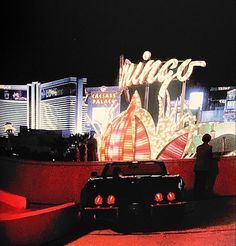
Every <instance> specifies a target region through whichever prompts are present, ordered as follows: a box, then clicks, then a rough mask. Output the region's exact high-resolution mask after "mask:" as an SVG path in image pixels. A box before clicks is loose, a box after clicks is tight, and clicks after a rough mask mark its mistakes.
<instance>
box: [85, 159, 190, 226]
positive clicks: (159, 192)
mask: <svg viewBox="0 0 236 246" xmlns="http://www.w3.org/2000/svg"><path fill="white" fill-rule="evenodd" d="M185 204H186V201H185V200H184V182H183V179H182V178H181V177H180V176H179V175H170V174H168V173H167V170H166V167H165V164H164V163H163V162H161V161H138V162H112V163H107V164H106V165H105V167H104V169H103V171H102V174H101V176H98V175H97V173H96V172H92V173H91V178H90V179H89V180H88V182H87V183H86V185H85V187H84V188H83V189H82V191H81V216H82V219H83V221H84V222H85V223H87V224H90V225H92V224H93V223H94V222H97V221H110V222H115V223H116V222H120V221H126V222H125V223H127V222H128V223H130V222H132V221H136V222H137V221H139V222H141V223H142V222H144V221H148V222H150V223H154V224H155V223H159V222H160V221H161V220H167V219H169V220H172V221H173V219H174V220H175V221H180V220H181V219H182V218H183V215H184V208H185ZM136 222H135V223H136Z"/></svg>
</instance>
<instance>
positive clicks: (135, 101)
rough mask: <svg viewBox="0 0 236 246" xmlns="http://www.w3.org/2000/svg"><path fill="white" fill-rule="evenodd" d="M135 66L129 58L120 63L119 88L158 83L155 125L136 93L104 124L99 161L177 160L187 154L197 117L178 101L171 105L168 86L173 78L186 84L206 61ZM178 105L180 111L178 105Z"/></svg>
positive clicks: (147, 55) (146, 55)
mask: <svg viewBox="0 0 236 246" xmlns="http://www.w3.org/2000/svg"><path fill="white" fill-rule="evenodd" d="M150 57H151V53H150V52H148V51H147V52H144V54H143V59H144V60H145V62H139V63H138V64H134V63H132V62H131V61H129V60H128V59H126V60H125V62H121V63H120V65H121V67H120V71H119V72H120V73H119V87H120V88H121V89H123V90H124V91H126V89H127V87H130V86H132V85H139V84H141V85H142V84H143V85H145V84H146V85H147V84H152V83H154V82H156V81H157V82H160V83H161V86H160V89H159V92H158V97H157V100H158V105H159V106H158V107H159V108H158V122H157V124H156V125H155V123H154V121H153V118H152V116H151V115H150V113H149V112H148V111H147V110H146V109H144V108H142V105H141V100H140V96H139V93H138V91H135V93H134V94H133V96H132V98H131V101H130V104H129V106H128V108H127V109H126V110H125V111H124V112H122V113H121V114H120V115H119V116H117V117H116V118H115V119H114V120H113V121H112V122H111V123H110V124H108V125H107V127H106V129H105V131H104V133H103V134H102V136H101V141H100V160H102V161H104V160H113V161H114V160H115V161H118V160H119V161H120V160H149V159H159V160H161V159H169V158H170V159H172V158H176V159H180V158H183V156H185V155H186V152H187V149H188V148H189V145H190V143H191V141H192V136H193V135H194V133H195V132H196V130H197V128H198V124H197V122H196V117H195V116H193V115H192V113H191V111H190V109H189V107H188V105H187V104H186V102H185V101H184V99H182V100H181V98H180V99H178V98H177V100H176V104H175V105H174V106H173V105H171V101H170V95H169V91H168V86H169V84H170V82H171V81H172V80H174V79H178V80H179V81H181V82H184V81H186V80H187V79H188V78H189V77H190V75H191V74H192V72H193V68H194V67H195V66H200V67H205V66H206V63H205V61H192V60H191V59H187V60H185V61H183V62H182V63H181V64H180V65H179V61H178V60H177V59H170V60H168V61H167V62H165V63H163V62H161V61H160V60H156V61H154V60H150ZM180 101H181V102H182V103H181V107H182V108H181V111H180V110H179V105H180V103H179V102H180Z"/></svg>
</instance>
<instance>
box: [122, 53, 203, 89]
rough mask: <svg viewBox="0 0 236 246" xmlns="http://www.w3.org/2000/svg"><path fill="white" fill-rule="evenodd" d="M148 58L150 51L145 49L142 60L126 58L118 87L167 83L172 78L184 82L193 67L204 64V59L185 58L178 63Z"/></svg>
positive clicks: (171, 60) (172, 60)
mask: <svg viewBox="0 0 236 246" xmlns="http://www.w3.org/2000/svg"><path fill="white" fill-rule="evenodd" d="M150 58H151V52H149V51H145V52H144V53H143V60H144V62H139V63H138V64H134V63H132V62H130V61H129V60H128V59H126V60H125V62H124V64H122V65H121V67H120V74H119V87H120V88H121V89H125V88H127V87H129V86H131V85H139V84H152V83H153V82H160V83H164V84H169V83H170V81H172V80H174V79H178V80H179V81H182V82H184V81H186V80H187V79H188V78H189V77H190V75H191V74H192V72H193V68H194V67H196V66H199V67H205V66H206V62H205V61H192V59H186V60H185V61H182V63H181V64H180V65H179V63H180V61H178V60H177V59H170V60H168V61H166V62H162V61H160V60H156V61H155V60H150Z"/></svg>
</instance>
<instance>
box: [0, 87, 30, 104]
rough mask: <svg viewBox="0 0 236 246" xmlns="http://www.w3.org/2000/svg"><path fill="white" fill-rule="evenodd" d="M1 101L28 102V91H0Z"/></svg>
mask: <svg viewBox="0 0 236 246" xmlns="http://www.w3.org/2000/svg"><path fill="white" fill-rule="evenodd" d="M0 99H2V100H14V101H26V100H27V91H26V90H14V89H13V90H12V89H0Z"/></svg>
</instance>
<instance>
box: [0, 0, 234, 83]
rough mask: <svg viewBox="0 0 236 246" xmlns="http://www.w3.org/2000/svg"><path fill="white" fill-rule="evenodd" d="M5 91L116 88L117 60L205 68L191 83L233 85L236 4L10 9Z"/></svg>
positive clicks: (6, 10)
mask: <svg viewBox="0 0 236 246" xmlns="http://www.w3.org/2000/svg"><path fill="white" fill-rule="evenodd" d="M5 2H7V3H4V4H3V3H1V7H0V13H1V17H0V20H1V24H0V25H1V46H0V47H1V48H0V49H1V50H0V55H1V57H0V58H1V68H0V84H26V83H30V82H32V81H39V82H42V83H44V82H48V81H52V80H56V79H61V78H64V77H69V76H72V77H73V76H77V77H85V78H88V86H101V85H116V84H117V82H116V80H117V76H118V69H119V56H120V55H121V54H124V56H125V58H128V59H129V60H131V61H132V62H139V61H141V60H142V54H143V52H144V51H145V50H149V51H151V53H152V57H153V58H154V59H160V60H167V59H170V58H177V59H179V60H181V59H187V58H192V59H193V60H205V61H206V63H207V67H206V68H195V69H194V71H193V74H192V77H191V78H192V79H194V80H195V81H197V82H199V83H201V84H203V85H205V86H216V85H219V86H223V85H234V84H235V71H234V69H235V37H234V36H235V23H236V21H235V13H236V3H235V2H236V1H234V0H197V1H195V0H191V1H190V0H176V1H174V0H172V1H171V0H154V1H148V0H147V1H137V0H136V1H133V0H126V1H121V0H119V1H111V0H106V1H103V0H101V1H99V0H97V1H89V0H88V1H87V0H86V1H80V0H70V1H65V0H64V1H60V0H57V1H52V0H48V1H15V2H14V1H5Z"/></svg>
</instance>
